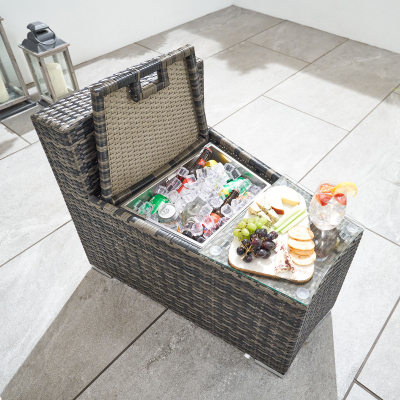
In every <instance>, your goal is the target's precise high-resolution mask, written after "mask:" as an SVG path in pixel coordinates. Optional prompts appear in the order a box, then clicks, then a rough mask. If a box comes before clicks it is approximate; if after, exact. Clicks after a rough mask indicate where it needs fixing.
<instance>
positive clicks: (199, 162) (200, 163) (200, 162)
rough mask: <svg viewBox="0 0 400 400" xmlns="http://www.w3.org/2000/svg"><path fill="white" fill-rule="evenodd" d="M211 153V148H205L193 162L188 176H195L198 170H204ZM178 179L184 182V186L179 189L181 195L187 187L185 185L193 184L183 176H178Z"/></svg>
mask: <svg viewBox="0 0 400 400" xmlns="http://www.w3.org/2000/svg"><path fill="white" fill-rule="evenodd" d="M211 153H212V150H211V149H210V148H209V147H204V149H203V151H202V152H201V154H200V155H199V156H198V157H197V158H196V160H195V161H194V162H193V164H192V165H191V167H190V168H189V173H188V176H190V175H195V173H196V170H197V169H201V168H204V166H205V165H206V162H207V160H208V157H210V154H211ZM178 179H180V181H181V182H182V186H181V187H180V188H179V189H178V193H180V192H181V191H182V189H183V188H184V187H185V183H188V182H191V179H187V178H184V177H182V176H178Z"/></svg>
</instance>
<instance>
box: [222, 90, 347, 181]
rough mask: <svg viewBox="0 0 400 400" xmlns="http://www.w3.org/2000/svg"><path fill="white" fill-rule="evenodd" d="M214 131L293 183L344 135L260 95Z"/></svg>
mask: <svg viewBox="0 0 400 400" xmlns="http://www.w3.org/2000/svg"><path fill="white" fill-rule="evenodd" d="M215 129H216V130H217V131H218V132H220V133H222V134H223V135H225V136H226V137H227V138H228V139H230V140H232V141H233V142H234V143H236V144H237V145H239V146H240V147H242V148H243V149H245V150H246V151H248V152H249V153H250V154H252V155H253V156H255V157H257V158H258V159H260V160H261V161H263V162H264V163H265V164H267V165H268V166H270V167H271V168H273V169H275V170H276V171H278V172H279V173H281V174H287V175H289V176H291V177H292V178H294V179H296V180H299V179H301V178H302V177H303V176H304V175H305V174H306V173H307V172H308V171H309V170H310V169H311V168H312V167H313V166H314V165H315V164H316V163H317V162H318V161H319V160H320V159H321V158H322V157H324V156H325V154H326V153H328V151H329V150H331V149H332V148H333V147H334V146H335V145H336V144H337V143H338V142H339V141H340V140H341V139H342V138H343V137H344V136H345V135H346V134H347V133H348V132H347V131H345V130H343V129H341V128H337V127H335V126H333V125H330V124H328V123H326V122H323V121H321V120H319V119H316V118H314V117H310V116H309V115H307V114H304V113H302V112H300V111H297V110H294V109H293V108H290V107H288V106H285V105H283V104H280V103H277V102H276V101H273V100H270V99H267V98H265V97H264V96H261V97H260V98H258V99H257V100H255V101H253V102H252V103H250V104H249V105H247V106H246V107H244V108H242V109H241V110H239V111H238V112H237V113H235V114H233V115H232V116H230V117H229V118H227V119H226V120H224V121H223V122H221V123H220V124H217V125H216V127H215Z"/></svg>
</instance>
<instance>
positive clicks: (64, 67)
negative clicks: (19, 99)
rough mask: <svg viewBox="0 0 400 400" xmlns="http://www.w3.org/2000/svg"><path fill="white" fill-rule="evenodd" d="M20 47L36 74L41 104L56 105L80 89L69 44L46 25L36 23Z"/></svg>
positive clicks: (34, 77)
mask: <svg viewBox="0 0 400 400" xmlns="http://www.w3.org/2000/svg"><path fill="white" fill-rule="evenodd" d="M27 28H28V29H29V30H30V31H31V32H29V33H28V35H27V38H26V39H24V41H23V42H22V44H21V45H20V46H19V47H20V48H21V49H22V50H23V52H24V54H25V57H26V60H27V62H28V65H29V68H30V70H31V72H32V75H33V79H34V81H35V84H36V87H37V89H38V92H39V93H40V97H41V99H42V100H41V101H40V103H42V102H43V101H44V102H46V103H50V104H52V103H55V102H56V101H57V100H59V99H61V98H63V97H65V96H68V95H69V94H71V93H73V92H75V91H76V90H78V89H79V86H78V82H77V80H76V76H75V71H74V67H73V65H72V61H71V57H70V55H69V51H68V46H69V43H66V42H64V41H63V40H62V39H60V38H58V37H57V36H56V35H55V33H54V32H53V31H52V30H51V29H50V28H49V26H48V25H46V24H44V23H43V22H39V21H37V22H32V23H31V24H29V25H28V26H27Z"/></svg>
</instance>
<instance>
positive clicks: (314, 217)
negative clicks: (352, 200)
mask: <svg viewBox="0 0 400 400" xmlns="http://www.w3.org/2000/svg"><path fill="white" fill-rule="evenodd" d="M327 185H330V186H331V187H332V188H333V187H334V186H336V185H337V182H335V181H332V180H325V181H322V182H320V183H319V185H318V187H317V190H316V191H315V193H314V196H313V198H312V200H311V204H310V210H309V211H310V219H311V221H312V222H313V224H314V225H315V226H316V227H317V228H318V229H321V230H330V229H334V228H336V227H337V226H339V225H340V223H341V222H342V220H343V218H344V216H345V214H346V204H347V195H346V193H343V194H339V195H335V196H333V194H332V193H331V192H330V191H329V186H327Z"/></svg>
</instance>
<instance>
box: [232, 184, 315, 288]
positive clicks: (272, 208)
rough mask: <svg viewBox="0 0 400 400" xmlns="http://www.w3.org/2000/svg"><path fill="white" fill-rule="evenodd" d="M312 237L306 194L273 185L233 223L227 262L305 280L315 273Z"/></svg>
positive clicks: (264, 273)
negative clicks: (242, 216)
mask: <svg viewBox="0 0 400 400" xmlns="http://www.w3.org/2000/svg"><path fill="white" fill-rule="evenodd" d="M313 238H314V234H313V232H312V231H311V230H310V223H309V219H308V212H307V207H306V203H305V200H304V198H303V196H301V195H300V194H299V193H298V192H296V191H295V190H294V189H291V188H289V187H287V186H275V187H271V188H269V189H268V190H266V191H265V192H262V193H260V194H259V195H258V196H257V197H256V198H255V200H254V201H253V202H252V203H251V204H250V206H249V208H248V211H247V212H246V214H245V216H244V218H243V219H242V221H240V222H239V223H238V224H237V225H236V226H235V227H234V230H233V241H232V243H231V245H230V248H229V253H228V262H229V265H230V266H231V267H233V268H235V269H237V270H240V271H242V272H246V273H251V274H257V275H262V276H266V277H269V278H275V279H285V280H288V281H291V282H296V283H305V282H308V281H309V280H310V279H311V278H312V277H313V275H314V261H315V259H316V254H315V251H314V247H315V245H314V242H313V240H312V239H313Z"/></svg>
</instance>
